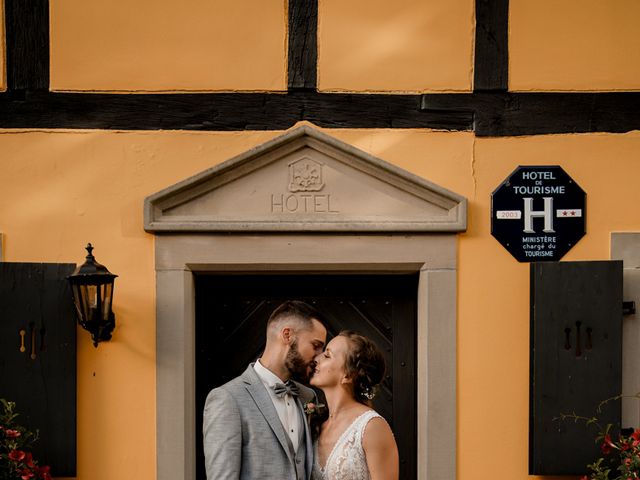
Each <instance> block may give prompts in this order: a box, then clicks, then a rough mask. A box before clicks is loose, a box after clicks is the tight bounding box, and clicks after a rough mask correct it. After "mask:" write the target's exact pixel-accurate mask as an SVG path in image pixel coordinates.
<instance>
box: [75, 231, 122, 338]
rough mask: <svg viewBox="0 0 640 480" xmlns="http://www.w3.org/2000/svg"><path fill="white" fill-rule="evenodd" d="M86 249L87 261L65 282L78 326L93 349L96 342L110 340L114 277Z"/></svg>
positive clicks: (113, 318)
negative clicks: (86, 332) (71, 293)
mask: <svg viewBox="0 0 640 480" xmlns="http://www.w3.org/2000/svg"><path fill="white" fill-rule="evenodd" d="M86 249H87V252H89V253H88V255H87V259H86V261H85V262H84V263H83V264H82V265H81V266H79V267H78V268H76V270H75V271H74V272H73V273H72V274H71V275H70V276H68V277H67V279H68V280H69V283H71V289H72V291H73V301H74V303H75V305H76V311H77V313H78V323H80V326H81V327H82V328H84V329H85V330H87V331H89V333H91V338H92V340H93V345H94V346H95V347H97V346H98V342H102V341H105V340H111V332H113V329H114V328H115V326H116V319H115V316H114V315H113V311H112V310H111V305H112V301H113V282H114V280H115V278H116V277H117V275H114V274H113V273H111V272H109V270H107V267H105V266H103V265H100V264H99V263H98V262H96V259H95V257H94V256H93V254H92V253H91V252H92V251H93V247H92V246H91V244H90V243H89V244H88V245H87V246H86Z"/></svg>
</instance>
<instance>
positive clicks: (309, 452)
mask: <svg viewBox="0 0 640 480" xmlns="http://www.w3.org/2000/svg"><path fill="white" fill-rule="evenodd" d="M296 401H297V402H298V408H299V409H300V411H301V412H302V424H303V425H304V445H305V448H306V452H305V456H306V459H305V460H306V462H307V463H306V465H305V466H306V467H307V468H306V477H307V480H309V478H311V470H312V469H313V441H312V440H311V430H310V428H309V421H308V419H307V414H306V413H305V412H304V405H303V404H302V401H301V399H300V397H298V398H297V399H296Z"/></svg>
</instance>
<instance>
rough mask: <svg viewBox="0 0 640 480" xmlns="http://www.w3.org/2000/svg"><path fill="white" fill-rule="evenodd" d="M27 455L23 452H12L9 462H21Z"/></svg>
mask: <svg viewBox="0 0 640 480" xmlns="http://www.w3.org/2000/svg"><path fill="white" fill-rule="evenodd" d="M25 455H26V454H25V453H24V452H23V451H22V450H11V451H10V452H9V455H8V457H9V460H13V461H14V462H21V461H22V459H23V458H24V457H25Z"/></svg>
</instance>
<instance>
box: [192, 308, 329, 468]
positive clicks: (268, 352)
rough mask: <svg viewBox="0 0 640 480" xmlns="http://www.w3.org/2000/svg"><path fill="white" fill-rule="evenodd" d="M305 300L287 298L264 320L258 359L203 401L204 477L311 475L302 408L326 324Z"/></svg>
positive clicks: (308, 439)
mask: <svg viewBox="0 0 640 480" xmlns="http://www.w3.org/2000/svg"><path fill="white" fill-rule="evenodd" d="M319 319H320V314H319V313H318V312H317V311H316V310H315V309H314V308H313V307H311V306H310V305H308V304H306V303H304V302H299V301H287V302H285V303H283V304H282V305H280V306H279V307H278V308H276V309H275V310H274V312H273V313H272V314H271V317H269V320H268V322H267V343H266V346H265V349H264V353H263V354H262V357H260V358H259V359H258V360H257V361H256V362H255V363H252V364H251V365H249V367H248V368H247V369H246V370H245V372H244V373H243V374H242V375H240V376H239V377H237V378H235V379H233V380H231V381H230V382H228V383H226V384H224V385H222V386H221V387H218V388H215V389H213V390H211V392H209V396H208V397H207V401H206V403H205V407H204V422H203V433H204V457H205V466H206V470H207V479H208V480H232V479H233V480H239V479H243V480H254V479H266V480H269V479H273V480H275V479H277V480H309V478H310V476H311V469H312V467H313V449H312V444H311V435H310V432H309V427H308V425H307V422H306V418H305V414H304V411H303V406H304V405H305V404H306V403H308V402H310V401H314V400H315V395H314V392H313V390H311V389H309V388H307V387H305V386H304V385H302V384H300V383H298V382H295V381H292V377H294V378H297V379H300V380H302V381H304V382H308V379H309V377H310V375H311V373H312V372H313V368H314V367H315V362H314V358H315V356H316V355H318V354H320V353H321V352H322V349H323V347H324V344H325V341H326V337H327V330H326V328H325V327H324V326H323V325H322V323H321V322H320V320H319Z"/></svg>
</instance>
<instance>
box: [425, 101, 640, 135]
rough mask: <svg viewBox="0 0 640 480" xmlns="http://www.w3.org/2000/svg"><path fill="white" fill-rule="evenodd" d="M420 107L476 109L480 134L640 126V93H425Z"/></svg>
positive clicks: (617, 130)
mask: <svg viewBox="0 0 640 480" xmlns="http://www.w3.org/2000/svg"><path fill="white" fill-rule="evenodd" d="M422 110H423V111H424V112H425V113H435V112H449V111H455V112H467V113H469V112H472V113H473V117H474V121H473V130H474V131H475V133H476V135H478V136H496V137H499V136H510V135H539V134H550V133H589V132H611V133H623V132H629V131H631V130H638V129H640V92H603V93H501V94H500V93H474V94H442V95H424V96H423V98H422Z"/></svg>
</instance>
